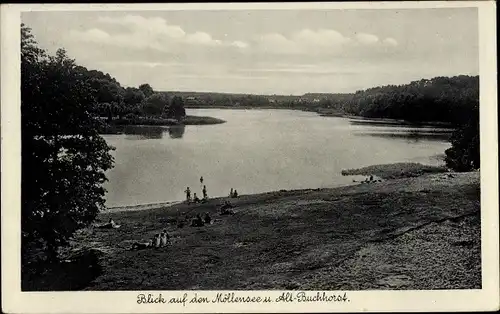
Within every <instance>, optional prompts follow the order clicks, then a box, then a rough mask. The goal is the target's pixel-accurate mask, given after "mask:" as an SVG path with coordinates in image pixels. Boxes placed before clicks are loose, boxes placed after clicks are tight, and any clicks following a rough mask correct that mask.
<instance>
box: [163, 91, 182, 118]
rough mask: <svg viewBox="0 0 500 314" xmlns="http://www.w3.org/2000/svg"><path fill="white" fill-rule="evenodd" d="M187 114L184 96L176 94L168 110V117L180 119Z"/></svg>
mask: <svg viewBox="0 0 500 314" xmlns="http://www.w3.org/2000/svg"><path fill="white" fill-rule="evenodd" d="M185 116H186V109H184V100H183V99H182V97H179V96H174V97H173V98H172V101H171V103H170V106H169V108H168V110H167V117H170V118H175V119H177V120H180V119H181V118H184V117H185Z"/></svg>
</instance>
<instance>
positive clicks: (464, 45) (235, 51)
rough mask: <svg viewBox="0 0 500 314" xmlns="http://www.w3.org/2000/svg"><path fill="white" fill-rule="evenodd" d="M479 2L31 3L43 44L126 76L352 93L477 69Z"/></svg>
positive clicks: (201, 87) (159, 82) (194, 85)
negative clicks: (213, 7)
mask: <svg viewBox="0 0 500 314" xmlns="http://www.w3.org/2000/svg"><path fill="white" fill-rule="evenodd" d="M477 14H478V13H477V9H476V8H442V9H399V10H395V9H383V10H381V9H378V10H375V9H352V10H339V9H330V10H318V9H314V10H217V11H207V10H203V11H189V10H176V11H173V10H171V11H80V12H77V11H59V12H55V11H53V12H47V11H45V12H24V13H22V16H21V20H22V22H23V23H25V24H26V25H27V26H29V27H30V28H32V33H33V34H34V35H35V38H36V40H37V42H38V43H39V45H40V47H41V48H44V49H46V50H47V51H48V52H49V53H54V52H55V51H56V50H57V49H58V48H61V47H63V48H65V49H66V50H67V52H68V54H69V56H70V57H72V58H74V59H76V62H77V63H78V64H80V65H83V66H85V67H87V68H89V69H97V70H100V71H103V72H105V73H109V74H110V75H111V76H114V77H115V78H116V79H117V80H118V81H119V82H120V83H121V84H122V86H127V87H128V86H135V87H137V86H139V85H140V84H142V83H149V84H150V85H151V86H152V87H153V89H154V90H161V91H206V92H209V91H211V92H231V93H252V94H268V95H271V94H283V95H289V94H293V95H300V94H304V93H308V92H310V93H322V92H324V93H345V92H355V91H356V90H360V89H366V88H370V87H375V86H380V85H387V84H405V83H409V82H410V81H413V80H419V79H421V78H427V79H429V78H432V77H436V76H453V75H461V74H465V75H478V74H479V58H478V54H479V39H478V15H477Z"/></svg>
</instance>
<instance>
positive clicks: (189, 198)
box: [184, 186, 191, 203]
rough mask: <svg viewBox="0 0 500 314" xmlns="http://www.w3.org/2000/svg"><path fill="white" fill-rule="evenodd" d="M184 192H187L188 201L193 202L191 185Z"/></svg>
mask: <svg viewBox="0 0 500 314" xmlns="http://www.w3.org/2000/svg"><path fill="white" fill-rule="evenodd" d="M184 193H186V201H188V203H189V202H191V190H190V189H189V186H188V187H187V189H186V191H184Z"/></svg>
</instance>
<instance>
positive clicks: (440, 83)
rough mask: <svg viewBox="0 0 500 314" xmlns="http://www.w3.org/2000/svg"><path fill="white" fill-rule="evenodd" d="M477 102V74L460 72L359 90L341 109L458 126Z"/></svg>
mask: <svg viewBox="0 0 500 314" xmlns="http://www.w3.org/2000/svg"><path fill="white" fill-rule="evenodd" d="M478 102H479V76H466V75H461V76H455V77H435V78H433V79H430V80H425V79H422V80H420V81H414V82H411V83H409V84H405V85H398V86H396V85H388V86H381V87H374V88H369V89H367V90H363V91H358V92H356V93H355V94H353V95H352V96H351V97H350V99H349V100H347V102H345V103H344V106H343V110H344V111H345V112H346V113H348V114H353V115H359V116H363V117H370V118H389V119H401V120H407V121H412V122H423V121H425V122H427V121H429V122H430V121H440V122H450V123H453V124H455V125H461V124H463V123H465V121H464V118H467V117H468V116H469V115H470V113H471V111H472V110H474V107H475V106H476V104H477V103H478Z"/></svg>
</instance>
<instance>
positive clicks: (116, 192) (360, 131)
mask: <svg viewBox="0 0 500 314" xmlns="http://www.w3.org/2000/svg"><path fill="white" fill-rule="evenodd" d="M187 113H188V114H189V115H200V116H212V117H215V118H220V119H223V120H225V121H227V122H226V123H224V124H217V125H199V126H195V125H193V126H185V127H181V126H175V127H171V128H168V127H157V126H152V127H140V126H133V127H132V126H131V127H127V128H126V129H125V133H126V134H122V135H105V136H104V137H105V139H106V140H107V141H108V143H109V144H111V145H113V146H115V147H116V151H114V152H113V155H114V156H115V162H116V163H115V167H114V168H113V169H112V170H110V171H109V172H108V178H109V180H110V181H109V182H108V183H107V184H106V188H107V190H108V193H107V196H106V199H107V205H108V206H109V207H114V206H124V205H135V204H144V203H156V202H166V201H172V200H181V199H183V198H184V193H183V191H184V190H185V189H186V187H187V186H189V187H190V188H191V189H192V190H193V192H197V193H198V194H199V195H200V194H201V184H200V181H199V179H200V176H203V178H204V184H206V186H207V190H208V194H209V196H223V195H227V194H229V190H230V189H231V188H235V189H237V190H238V192H239V194H251V193H258V192H266V191H274V190H280V189H300V188H321V187H334V186H338V185H343V184H347V183H351V182H352V178H350V177H343V176H342V175H341V173H340V172H341V171H342V169H348V168H358V167H363V166H369V165H374V164H383V163H393V162H421V163H425V164H440V163H442V158H441V156H442V155H443V153H444V150H445V149H446V148H448V147H450V144H449V143H448V142H447V138H448V137H449V133H450V132H449V130H448V129H439V128H418V127H412V126H397V125H376V124H374V125H370V124H366V123H363V124H359V123H351V122H350V120H349V119H347V118H338V117H321V116H319V115H317V114H316V113H312V112H302V111H293V110H231V109H188V110H187Z"/></svg>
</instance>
